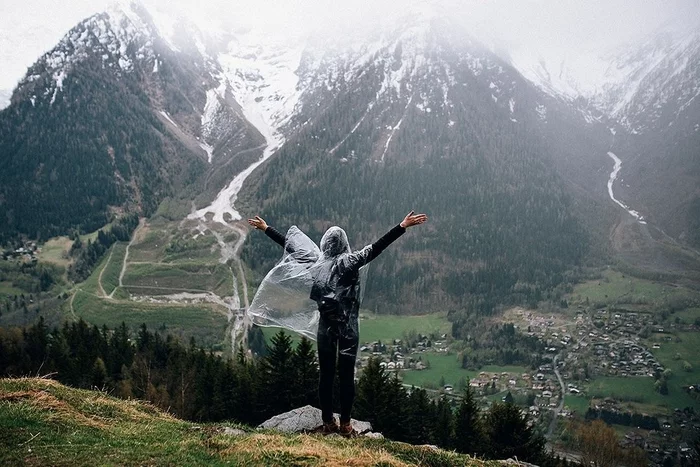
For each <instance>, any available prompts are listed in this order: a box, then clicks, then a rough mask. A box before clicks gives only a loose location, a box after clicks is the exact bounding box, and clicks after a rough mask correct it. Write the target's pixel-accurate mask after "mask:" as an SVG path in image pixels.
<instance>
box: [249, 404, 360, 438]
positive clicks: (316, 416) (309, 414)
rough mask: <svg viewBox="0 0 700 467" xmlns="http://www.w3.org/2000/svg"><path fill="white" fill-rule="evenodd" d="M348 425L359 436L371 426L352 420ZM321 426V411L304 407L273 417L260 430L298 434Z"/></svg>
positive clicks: (263, 423) (262, 424)
mask: <svg viewBox="0 0 700 467" xmlns="http://www.w3.org/2000/svg"><path fill="white" fill-rule="evenodd" d="M335 417H336V418H338V414H335ZM350 423H351V424H352V428H353V429H354V430H355V431H356V432H357V433H359V434H364V433H368V432H370V431H372V424H371V423H369V422H363V421H360V420H355V419H354V418H353V419H351V420H350ZM321 425H323V420H322V419H321V410H320V409H317V408H316V407H311V406H310V405H305V406H304V407H299V408H298V409H294V410H291V411H289V412H285V413H282V414H279V415H275V416H274V417H272V418H271V419H269V420H266V421H264V422H262V423H261V424H260V428H265V429H269V430H279V431H284V432H286V433H298V432H302V431H312V430H315V429H316V428H318V427H320V426H321Z"/></svg>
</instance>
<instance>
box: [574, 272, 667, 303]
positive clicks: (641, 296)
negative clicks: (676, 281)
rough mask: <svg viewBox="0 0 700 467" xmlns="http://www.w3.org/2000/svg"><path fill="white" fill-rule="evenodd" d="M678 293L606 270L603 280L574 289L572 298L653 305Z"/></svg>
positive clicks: (599, 301)
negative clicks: (655, 301)
mask: <svg viewBox="0 0 700 467" xmlns="http://www.w3.org/2000/svg"><path fill="white" fill-rule="evenodd" d="M676 292H677V289H676V288H675V287H672V286H670V285H665V284H661V283H658V282H653V281H649V280H646V279H639V278H637V277H633V276H630V275H626V274H623V273H621V272H619V271H614V270H610V269H609V270H606V271H604V272H603V277H602V278H601V279H595V280H589V281H586V282H583V283H581V284H578V285H576V286H575V287H574V291H573V292H572V293H571V297H572V298H574V299H577V300H579V301H585V300H586V299H588V300H589V301H590V302H591V303H593V304H606V303H608V304H611V303H636V304H639V303H651V302H653V301H654V300H658V299H659V298H662V297H665V296H669V295H672V294H674V293H676Z"/></svg>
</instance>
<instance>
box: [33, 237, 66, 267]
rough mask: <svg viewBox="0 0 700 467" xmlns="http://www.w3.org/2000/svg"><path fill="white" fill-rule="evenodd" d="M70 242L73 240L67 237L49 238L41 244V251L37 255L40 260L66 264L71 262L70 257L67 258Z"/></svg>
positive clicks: (61, 264)
mask: <svg viewBox="0 0 700 467" xmlns="http://www.w3.org/2000/svg"><path fill="white" fill-rule="evenodd" d="M72 244H73V242H72V241H71V240H70V239H69V238H68V237H55V238H52V239H49V240H48V241H47V242H46V243H44V244H43V245H41V253H39V254H38V255H37V257H38V258H39V261H41V262H47V263H53V264H58V265H60V266H68V265H69V264H70V263H71V259H70V258H68V252H69V251H70V247H71V245H72Z"/></svg>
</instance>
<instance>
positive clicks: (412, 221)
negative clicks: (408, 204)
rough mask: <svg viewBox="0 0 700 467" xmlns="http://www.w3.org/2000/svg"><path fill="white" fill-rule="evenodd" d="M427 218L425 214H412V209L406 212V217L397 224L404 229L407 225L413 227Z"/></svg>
mask: <svg viewBox="0 0 700 467" xmlns="http://www.w3.org/2000/svg"><path fill="white" fill-rule="evenodd" d="M427 220H428V216H426V215H425V214H413V211H411V212H409V213H408V214H406V217H404V218H403V220H402V221H401V224H399V225H400V226H401V227H403V228H404V229H407V228H409V227H413V226H414V225H418V224H422V223H423V222H425V221H427Z"/></svg>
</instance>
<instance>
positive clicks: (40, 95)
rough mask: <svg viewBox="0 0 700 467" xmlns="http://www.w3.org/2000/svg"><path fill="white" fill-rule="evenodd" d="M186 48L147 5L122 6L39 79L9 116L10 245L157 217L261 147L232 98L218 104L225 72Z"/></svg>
mask: <svg viewBox="0 0 700 467" xmlns="http://www.w3.org/2000/svg"><path fill="white" fill-rule="evenodd" d="M188 44H192V47H187V45H188ZM176 46H179V47H175V46H173V45H172V44H171V43H168V42H167V41H165V40H164V39H163V38H162V36H161V34H160V32H159V30H158V28H157V27H156V26H155V24H154V22H153V21H152V18H151V17H150V15H149V13H148V11H146V10H145V9H144V8H143V7H142V6H141V5H140V4H138V3H136V2H122V3H119V4H116V5H115V6H114V7H112V8H110V9H108V10H107V11H106V12H104V13H100V14H97V15H94V16H92V17H90V18H88V19H86V20H84V21H82V22H80V23H79V24H78V25H76V26H75V27H74V28H72V29H71V30H70V31H69V32H68V34H67V35H66V36H65V37H64V38H63V39H62V40H61V41H60V42H59V43H58V44H57V45H56V47H54V48H53V49H52V50H50V51H49V52H47V53H46V54H44V55H43V56H41V57H40V58H39V59H38V60H37V62H36V63H35V64H34V65H32V66H31V67H30V68H29V70H28V72H27V75H26V76H25V77H24V78H23V79H22V80H21V81H20V83H19V85H18V86H17V88H16V89H15V90H14V92H13V95H12V99H11V105H10V106H9V107H8V108H6V109H4V110H3V111H2V112H0V157H1V158H2V166H3V169H4V170H1V171H0V179H1V181H2V184H1V185H2V188H0V190H2V191H1V192H0V200H1V201H0V211H1V212H2V213H3V218H7V219H8V222H6V223H3V225H2V230H3V233H4V232H5V231H7V232H23V233H27V234H31V235H36V234H37V232H39V235H40V236H45V235H55V234H56V233H60V232H66V231H67V230H68V229H70V228H75V227H77V228H83V229H91V228H95V227H97V226H99V225H103V224H104V221H105V219H106V218H107V216H108V213H109V212H110V211H111V210H114V209H122V208H123V207H131V208H136V209H140V210H142V211H143V212H145V213H149V212H153V210H154V209H155V208H156V207H157V205H158V203H160V201H161V200H162V199H163V198H164V197H165V196H174V195H176V194H177V193H179V192H180V191H181V190H182V188H183V187H184V186H186V185H188V184H191V183H193V182H194V181H195V180H197V179H198V177H202V176H203V174H204V172H205V171H206V170H207V169H206V167H207V166H208V165H210V164H211V165H215V166H220V165H223V164H226V163H227V162H228V160H229V159H230V158H231V155H232V154H235V153H237V152H240V151H242V150H245V149H249V148H256V147H257V146H259V145H260V142H261V140H262V138H261V136H260V134H259V133H258V132H257V131H256V130H255V129H254V128H252V127H251V125H250V124H249V123H248V122H247V120H246V119H245V117H244V116H243V115H242V114H241V113H240V109H239V108H238V107H237V104H236V103H235V101H233V99H232V98H231V96H230V94H227V93H226V92H223V91H222V92H221V93H219V94H216V93H214V94H212V93H209V96H208V95H207V91H209V90H211V89H217V88H218V82H217V80H216V79H215V73H216V71H217V70H216V69H215V68H214V67H212V65H211V64H210V63H208V62H207V61H206V59H205V57H203V56H202V54H201V53H200V51H199V49H198V47H197V45H196V43H194V42H193V41H191V42H189V43H187V42H185V43H183V44H176ZM192 50H194V53H192ZM208 98H209V99H208ZM205 110H206V112H205ZM203 123H204V125H203ZM213 123H218V125H214V124H213ZM38 168H40V169H38ZM231 170H235V168H234V169H231ZM219 172H220V173H221V174H222V176H224V177H226V176H228V174H230V171H229V172H227V170H221V171H219ZM28 193H30V194H31V195H30V196H28V195H27V194H28Z"/></svg>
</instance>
